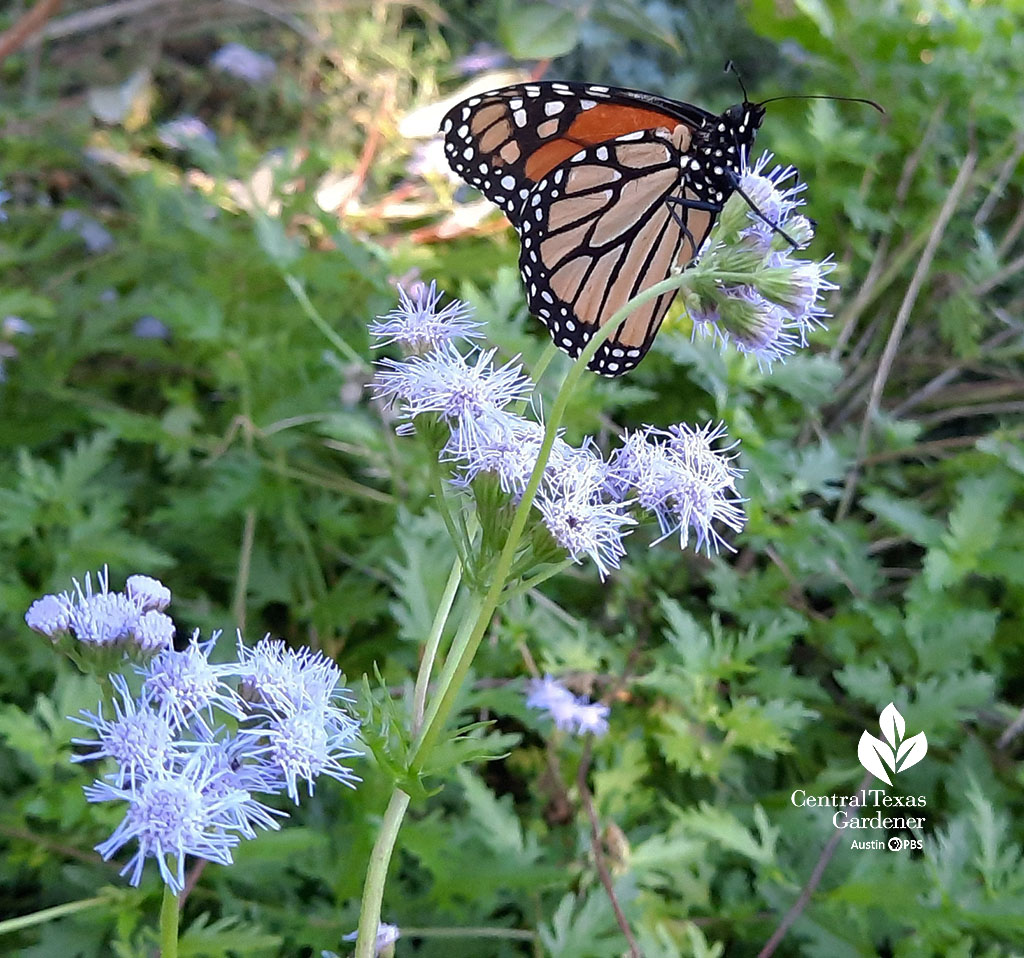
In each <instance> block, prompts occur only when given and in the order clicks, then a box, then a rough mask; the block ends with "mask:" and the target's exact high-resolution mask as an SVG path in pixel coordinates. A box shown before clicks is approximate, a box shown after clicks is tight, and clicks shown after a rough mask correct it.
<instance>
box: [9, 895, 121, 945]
mask: <svg viewBox="0 0 1024 958" xmlns="http://www.w3.org/2000/svg"><path fill="white" fill-rule="evenodd" d="M110 903H111V898H110V897H109V896H108V895H97V896H96V897H95V898H82V899H80V900H79V901H69V902H65V903H64V904H63V905H54V906H53V907H52V908H43V909H42V910H40V911H34V912H32V914H30V915H19V916H18V917H17V918H8V919H7V920H6V921H0V935H9V934H10V933H11V932H14V931H21V930H22V929H25V928H31V927H32V926H33V925H44V924H46V922H48V921H56V920H57V919H58V918H64V917H65V916H66V915H74V914H75V913H76V912H80V911H87V910H88V909H90V908H97V907H98V906H100V905H109V904H110Z"/></svg>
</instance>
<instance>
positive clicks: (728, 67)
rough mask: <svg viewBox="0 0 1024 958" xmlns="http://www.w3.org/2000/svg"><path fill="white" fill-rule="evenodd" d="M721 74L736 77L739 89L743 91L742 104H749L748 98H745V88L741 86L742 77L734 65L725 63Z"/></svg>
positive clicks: (730, 61) (730, 62) (728, 62)
mask: <svg viewBox="0 0 1024 958" xmlns="http://www.w3.org/2000/svg"><path fill="white" fill-rule="evenodd" d="M723 72H725V73H732V74H734V75H735V76H736V79H737V80H738V81H739V84H740V89H741V90H742V91H743V102H744V103H749V102H750V97H749V96H747V88H746V87H745V86H744V85H743V77H741V76H740V71H739V70H737V69H736V64H735V63H733V62H732V60H729V61H727V62H726V64H725V68H724V71H723ZM759 105H760V104H759Z"/></svg>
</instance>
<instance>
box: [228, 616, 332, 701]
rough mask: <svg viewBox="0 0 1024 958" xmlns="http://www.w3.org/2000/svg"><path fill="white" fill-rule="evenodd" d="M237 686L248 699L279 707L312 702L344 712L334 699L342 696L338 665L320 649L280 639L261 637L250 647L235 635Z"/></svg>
mask: <svg viewBox="0 0 1024 958" xmlns="http://www.w3.org/2000/svg"><path fill="white" fill-rule="evenodd" d="M234 670H235V674H237V675H238V677H239V690H240V692H241V694H242V696H243V698H245V699H246V700H247V701H250V702H253V703H255V704H257V705H266V706H269V707H270V708H273V709H277V710H278V711H295V710H298V709H302V708H306V707H308V706H312V707H314V708H322V709H326V710H328V711H330V712H331V714H332V715H333V714H334V713H337V715H339V716H343V715H344V714H345V713H344V712H343V711H342V710H340V709H338V708H337V707H336V706H335V705H334V702H335V700H337V699H341V698H343V697H344V693H343V692H341V691H339V690H338V683H339V682H340V681H341V669H339V668H338V666H337V664H336V663H334V662H332V661H331V660H330V659H329V658H327V656H325V655H324V654H323V652H313V651H312V650H310V649H299V650H296V649H291V648H289V647H288V646H287V645H286V644H285V643H284V642H283V641H282V640H280V639H270V638H264V639H262V640H261V641H259V642H257V643H256V645H255V647H254V648H252V649H249V648H247V647H246V646H245V645H244V644H243V643H242V637H241V636H239V637H238V664H237V665H235V666H234Z"/></svg>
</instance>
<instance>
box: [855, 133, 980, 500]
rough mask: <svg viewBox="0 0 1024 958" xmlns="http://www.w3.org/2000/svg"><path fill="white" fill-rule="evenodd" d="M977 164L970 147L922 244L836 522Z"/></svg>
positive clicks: (873, 388)
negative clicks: (909, 327) (916, 309)
mask: <svg viewBox="0 0 1024 958" xmlns="http://www.w3.org/2000/svg"><path fill="white" fill-rule="evenodd" d="M977 162H978V154H977V151H976V150H975V149H974V148H973V147H972V148H971V149H970V150H969V151H968V153H967V155H966V156H965V157H964V161H963V163H962V164H961V165H960V172H959V173H957V176H956V179H955V180H954V181H953V185H952V187H950V190H949V194H948V195H947V196H946V201H945V203H943V204H942V208H941V209H940V210H939V214H938V216H937V217H936V218H935V223H934V224H933V226H932V229H931V233H930V235H929V236H928V242H927V243H926V244H925V248H924V251H923V252H922V253H921V259H920V260H919V261H918V264H917V269H915V270H914V275H913V276H912V277H911V280H910V285H909V286H908V287H907V292H906V294H905V295H904V297H903V302H902V303H900V308H899V311H898V312H897V313H896V319H895V320H894V322H893V325H892V330H891V331H890V333H889V339H888V341H887V342H886V344H885V350H884V351H883V352H882V358H881V361H880V362H879V364H878V371H877V372H876V373H875V378H874V381H873V382H872V383H871V393H870V395H869V397H868V404H867V409H865V411H864V419H863V422H862V423H861V429H860V436H859V438H858V440H857V458H856V463H855V465H854V467H853V468H852V469H851V470H850V474H849V476H848V477H847V480H846V486H845V487H844V489H843V496H842V499H841V500H840V502H839V508H838V509H837V510H836V519H837V520H838V519H843V518H845V516H846V515H847V513H848V512H849V511H850V507H851V506H852V505H853V497H854V494H855V493H856V490H857V482H858V480H859V478H860V472H861V466H862V464H863V461H864V457H865V456H866V455H867V451H868V439H869V438H870V436H871V427H872V424H873V422H874V419H875V415H876V414H877V413H878V408H879V405H880V404H881V401H882V392H883V391H884V389H885V383H886V381H887V380H888V378H889V373H890V372H891V371H892V364H893V362H894V361H895V359H896V353H897V351H898V350H899V346H900V341H901V340H902V339H903V332H904V330H905V329H906V326H907V321H908V320H909V319H910V313H911V311H912V310H913V308H914V304H915V303H916V302H917V297H918V295H919V294H920V292H921V289H922V287H923V286H924V282H925V279H926V278H927V277H928V273H929V271H930V270H931V265H932V260H933V259H934V258H935V254H936V252H938V249H939V244H940V243H941V242H942V238H943V236H944V235H945V232H946V226H947V225H948V224H949V221H950V219H952V217H953V214H954V213H955V212H956V208H957V206H959V204H960V200H961V199H962V198H963V194H964V191H965V190H966V189H967V184H968V183H969V182H970V180H971V176H972V174H973V173H974V167H975V165H976V164H977Z"/></svg>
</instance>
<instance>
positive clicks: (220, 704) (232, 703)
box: [137, 629, 244, 728]
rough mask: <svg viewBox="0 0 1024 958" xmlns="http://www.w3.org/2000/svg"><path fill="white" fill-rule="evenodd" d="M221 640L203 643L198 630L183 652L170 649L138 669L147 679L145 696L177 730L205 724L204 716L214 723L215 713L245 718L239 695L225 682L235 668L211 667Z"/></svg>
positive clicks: (228, 666) (216, 634) (143, 684)
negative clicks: (214, 653)
mask: <svg viewBox="0 0 1024 958" xmlns="http://www.w3.org/2000/svg"><path fill="white" fill-rule="evenodd" d="M219 636H220V633H219V632H215V633H214V634H213V637H212V638H210V639H209V640H208V641H206V642H200V641H199V630H198V629H196V631H195V632H194V633H193V634H192V638H191V639H190V640H189V643H188V645H187V646H185V648H184V649H182V650H181V651H180V652H179V651H177V650H175V649H167V650H166V651H164V652H161V653H160V654H159V655H157V656H156V657H155V658H153V660H152V661H150V662H149V663H148V664H147V665H145V666H144V667H142V668H139V669H137V671H138V673H139V674H140V675H141V676H142V679H143V682H142V690H143V694H144V695H147V696H149V697H150V698H151V699H152V701H153V702H154V703H155V704H156V705H157V707H158V708H159V709H160V711H161V713H162V714H163V715H164V716H165V717H166V718H167V721H168V722H169V723H170V724H171V726H172V727H173V728H183V727H184V726H186V725H188V724H189V723H190V722H193V721H196V720H200V721H201V720H202V717H203V715H204V713H205V715H206V716H207V717H208V718H209V719H210V721H212V716H213V710H214V709H219V710H221V711H223V712H226V713H227V714H228V715H232V716H234V717H236V718H240V717H241V716H242V715H243V714H244V713H243V710H242V702H241V699H240V698H239V696H238V694H237V693H236V692H235V691H234V690H233V689H232V688H231V687H230V686H229V685H228V684H227V683H226V682H225V681H224V680H225V677H227V676H228V675H231V674H232V672H233V669H234V667H233V666H232V665H213V664H211V663H210V659H209V656H210V652H211V650H212V649H213V647H214V645H215V643H216V641H217V639H218V637H219Z"/></svg>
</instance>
